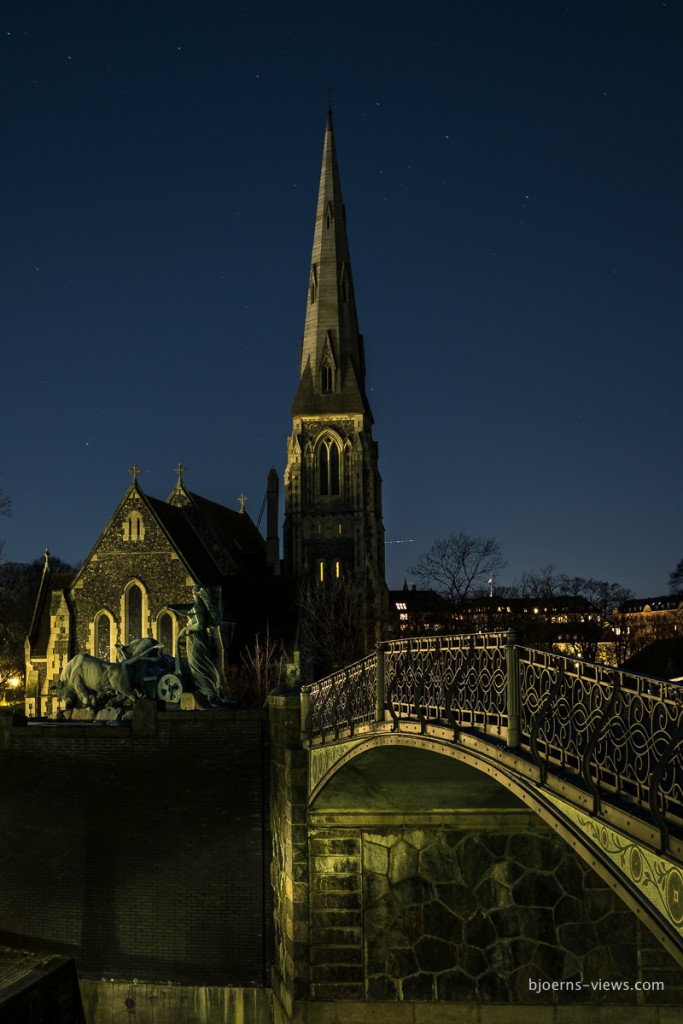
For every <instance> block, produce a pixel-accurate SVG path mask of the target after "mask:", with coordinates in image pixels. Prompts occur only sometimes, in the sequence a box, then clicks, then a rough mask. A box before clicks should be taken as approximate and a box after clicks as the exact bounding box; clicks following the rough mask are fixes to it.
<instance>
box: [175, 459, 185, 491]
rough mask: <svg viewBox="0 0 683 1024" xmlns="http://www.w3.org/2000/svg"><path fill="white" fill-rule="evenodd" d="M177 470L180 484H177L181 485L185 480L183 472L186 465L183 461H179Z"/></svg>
mask: <svg viewBox="0 0 683 1024" xmlns="http://www.w3.org/2000/svg"><path fill="white" fill-rule="evenodd" d="M175 471H176V473H177V474H178V484H177V486H178V487H180V485H181V484H182V482H183V473H184V472H185V466H183V464H182V462H179V463H178V465H177V466H176V468H175Z"/></svg>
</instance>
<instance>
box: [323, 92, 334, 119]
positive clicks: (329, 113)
mask: <svg viewBox="0 0 683 1024" xmlns="http://www.w3.org/2000/svg"><path fill="white" fill-rule="evenodd" d="M325 92H326V93H327V124H328V127H330V128H331V127H332V93H333V92H334V89H333V88H332V83H331V82H328V83H327V89H325Z"/></svg>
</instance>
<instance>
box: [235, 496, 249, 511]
mask: <svg viewBox="0 0 683 1024" xmlns="http://www.w3.org/2000/svg"><path fill="white" fill-rule="evenodd" d="M237 500H238V501H239V503H240V512H244V506H245V505H246V503H247V496H246V494H245V493H244V491H242V493H241V494H240V496H239V498H238V499H237Z"/></svg>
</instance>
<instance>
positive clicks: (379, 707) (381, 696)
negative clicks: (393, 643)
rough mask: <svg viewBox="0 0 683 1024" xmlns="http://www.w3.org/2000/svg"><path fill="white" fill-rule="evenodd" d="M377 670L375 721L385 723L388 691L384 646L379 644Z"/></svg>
mask: <svg viewBox="0 0 683 1024" xmlns="http://www.w3.org/2000/svg"><path fill="white" fill-rule="evenodd" d="M375 655H376V658H377V668H376V673H375V701H376V703H375V721H376V722H383V721H384V704H385V702H386V691H385V683H384V659H385V654H384V645H383V644H382V643H378V644H377V646H376V647H375Z"/></svg>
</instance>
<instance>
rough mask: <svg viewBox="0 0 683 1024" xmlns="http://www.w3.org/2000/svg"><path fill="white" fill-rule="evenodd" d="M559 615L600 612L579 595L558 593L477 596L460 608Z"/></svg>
mask: <svg viewBox="0 0 683 1024" xmlns="http://www.w3.org/2000/svg"><path fill="white" fill-rule="evenodd" d="M535 609H538V613H539V614H541V613H543V614H546V615H547V614H551V615H557V614H559V613H562V612H564V613H567V612H596V613H597V612H598V609H597V608H596V607H595V605H593V604H591V602H590V601H588V600H586V598H585V597H580V596H579V595H571V594H566V595H562V594H560V595H558V596H556V597H496V596H495V594H494V596H493V597H475V598H472V600H469V601H463V602H462V603H461V604H459V605H458V610H459V611H463V612H470V613H474V612H500V613H501V614H503V613H510V614H512V613H514V614H517V615H520V614H521V615H523V614H528V615H532V614H534V613H535Z"/></svg>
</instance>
